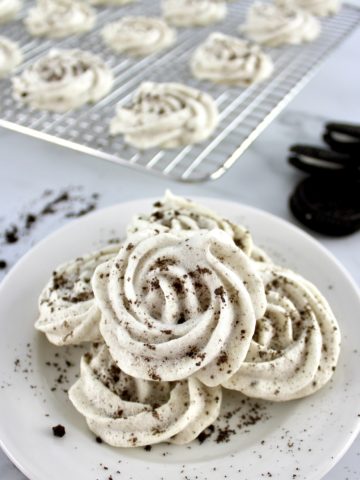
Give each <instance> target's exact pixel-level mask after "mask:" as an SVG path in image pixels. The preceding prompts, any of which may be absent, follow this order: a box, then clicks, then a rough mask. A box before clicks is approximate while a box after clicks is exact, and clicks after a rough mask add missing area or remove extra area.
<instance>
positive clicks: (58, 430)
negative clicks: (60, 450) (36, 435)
mask: <svg viewBox="0 0 360 480" xmlns="http://www.w3.org/2000/svg"><path fill="white" fill-rule="evenodd" d="M52 431H53V434H54V437H59V438H62V437H63V436H64V435H65V433H66V432H65V427H63V426H62V425H56V427H52Z"/></svg>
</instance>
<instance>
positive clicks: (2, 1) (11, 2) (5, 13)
mask: <svg viewBox="0 0 360 480" xmlns="http://www.w3.org/2000/svg"><path fill="white" fill-rule="evenodd" d="M21 6H22V3H21V1H20V0H0V24H1V23H6V22H10V20H13V19H14V18H15V17H16V15H17V13H18V12H19V10H20V8H21Z"/></svg>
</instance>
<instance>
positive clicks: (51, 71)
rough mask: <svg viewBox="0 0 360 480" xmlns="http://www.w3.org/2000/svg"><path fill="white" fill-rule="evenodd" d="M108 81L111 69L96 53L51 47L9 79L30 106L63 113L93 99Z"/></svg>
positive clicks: (107, 86) (104, 90) (103, 92)
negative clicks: (11, 79)
mask: <svg viewBox="0 0 360 480" xmlns="http://www.w3.org/2000/svg"><path fill="white" fill-rule="evenodd" d="M112 84H113V75H112V73H111V70H110V69H109V68H108V67H107V66H106V64H105V63H104V62H103V61H102V60H101V58H100V57H98V56H97V55H94V54H92V53H90V52H85V51H82V50H55V49H54V50H50V52H49V53H48V54H47V55H45V56H44V57H42V58H40V59H39V60H37V61H36V62H35V63H34V64H33V65H32V66H30V67H29V68H27V69H26V70H25V71H24V72H23V73H22V74H21V75H20V76H19V77H15V78H14V79H13V94H14V97H15V98H16V99H18V100H20V101H21V102H24V103H27V104H28V105H30V106H31V107H33V108H38V109H44V110H51V111H54V112H66V111H67V110H71V109H75V108H78V107H80V106H81V105H84V104H86V103H93V102H97V101H98V100H100V99H101V98H102V97H104V96H105V95H106V94H107V93H108V92H109V91H110V89H111V87H112Z"/></svg>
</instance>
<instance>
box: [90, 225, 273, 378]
mask: <svg viewBox="0 0 360 480" xmlns="http://www.w3.org/2000/svg"><path fill="white" fill-rule="evenodd" d="M92 286H93V291H94V294H95V299H96V302H97V305H98V306H99V308H100V310H101V312H102V318H101V321H100V331H101V334H102V336H103V338H104V340H105V342H106V343H107V345H108V346H109V348H110V352H111V355H112V356H113V358H114V359H115V360H116V361H117V362H118V364H119V367H120V368H121V369H122V370H123V371H124V372H126V373H127V374H129V375H131V376H134V377H137V378H142V379H145V380H157V381H160V380H162V381H164V380H166V381H174V380H182V379H184V378H187V377H188V376H190V375H193V374H196V376H197V378H199V379H200V380H201V381H202V382H203V383H205V384H206V385H208V386H216V385H219V384H220V383H221V382H222V381H225V379H227V378H229V377H230V376H231V375H232V374H233V373H234V372H235V371H237V370H238V369H239V367H240V365H241V362H242V360H244V359H245V356H246V353H247V350H248V348H249V345H250V341H251V338H252V336H253V333H254V330H255V322H256V319H258V318H261V317H262V316H263V314H264V312H265V308H266V298H265V293H264V287H263V284H262V282H261V279H260V278H259V276H258V274H257V273H256V270H255V266H254V265H253V262H252V260H250V258H249V257H248V256H247V255H246V254H245V253H244V252H243V251H242V250H241V249H239V248H238V247H237V246H236V245H235V244H234V242H233V240H232V239H231V238H230V237H229V235H228V234H227V233H225V232H224V231H222V230H216V229H214V230H212V231H202V230H200V231H197V232H171V231H170V232H169V231H167V229H165V227H162V226H160V225H159V226H155V227H154V229H153V230H143V231H141V232H138V233H136V234H134V235H131V236H129V237H128V239H127V241H126V242H125V243H124V244H123V246H122V247H121V248H120V252H119V254H118V255H117V257H116V258H115V259H114V260H111V261H109V262H107V263H105V264H103V265H100V266H99V267H98V268H97V269H96V271H95V274H94V276H93V279H92Z"/></svg>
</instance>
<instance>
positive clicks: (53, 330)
mask: <svg viewBox="0 0 360 480" xmlns="http://www.w3.org/2000/svg"><path fill="white" fill-rule="evenodd" d="M119 248H120V245H112V246H110V247H107V248H104V249H102V250H99V251H96V252H93V253H91V254H89V255H84V256H83V257H79V258H76V259H75V260H72V261H71V262H68V263H65V264H64V265H61V266H60V267H58V268H57V269H56V270H55V271H54V272H53V274H52V277H51V279H50V281H49V282H48V284H47V285H46V287H45V288H44V290H43V291H42V293H41V295H40V298H39V311H40V316H39V319H38V320H37V322H36V323H35V328H36V329H37V330H40V331H41V332H43V333H45V334H46V336H47V338H48V340H49V341H50V342H51V343H54V344H55V345H70V344H72V345H76V344H79V343H82V342H87V341H92V340H97V339H99V338H100V332H99V320H100V311H99V309H98V308H97V306H96V304H95V302H94V294H93V291H92V288H91V284H90V281H91V277H92V275H93V273H94V271H95V268H96V267H97V266H98V265H99V264H101V263H103V262H105V261H107V260H109V259H110V258H113V257H114V256H115V255H116V253H117V252H118V250H119Z"/></svg>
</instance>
